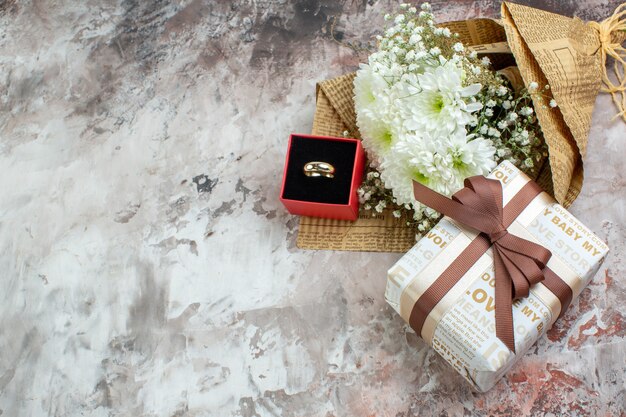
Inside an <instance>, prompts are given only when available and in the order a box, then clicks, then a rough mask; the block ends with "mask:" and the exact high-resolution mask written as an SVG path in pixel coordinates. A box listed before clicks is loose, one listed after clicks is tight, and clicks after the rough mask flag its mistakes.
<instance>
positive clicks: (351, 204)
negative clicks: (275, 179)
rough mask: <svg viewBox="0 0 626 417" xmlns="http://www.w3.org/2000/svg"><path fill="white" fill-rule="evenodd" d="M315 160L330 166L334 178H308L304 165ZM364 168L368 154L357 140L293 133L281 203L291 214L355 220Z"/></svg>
mask: <svg viewBox="0 0 626 417" xmlns="http://www.w3.org/2000/svg"><path fill="white" fill-rule="evenodd" d="M312 161H319V162H325V163H328V164H331V165H332V166H333V167H334V168H335V173H334V177H333V178H327V177H324V176H320V177H309V176H307V175H305V174H304V171H303V168H304V165H305V164H307V163H308V162H312ZM364 166H365V153H364V151H363V145H362V144H361V141H360V140H358V139H349V138H335V137H328V136H312V135H299V134H293V135H291V136H290V137H289V147H288V149H287V157H286V161H285V170H284V174H283V183H282V188H281V192H280V200H281V201H282V202H283V204H284V205H285V207H286V208H287V210H289V212H290V213H292V214H298V215H301V216H311V217H325V218H330V219H340V220H356V219H357V217H358V214H359V199H358V196H357V193H356V191H357V189H358V187H359V186H360V185H361V181H362V179H363V168H364Z"/></svg>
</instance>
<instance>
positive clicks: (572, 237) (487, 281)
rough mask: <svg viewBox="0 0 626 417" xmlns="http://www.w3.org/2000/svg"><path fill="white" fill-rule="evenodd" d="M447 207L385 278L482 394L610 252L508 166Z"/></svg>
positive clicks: (437, 200)
mask: <svg viewBox="0 0 626 417" xmlns="http://www.w3.org/2000/svg"><path fill="white" fill-rule="evenodd" d="M466 185H467V188H465V189H463V190H461V191H460V192H459V193H457V194H455V195H454V196H453V199H448V198H447V197H444V196H442V195H439V194H437V193H435V192H433V191H432V190H430V189H428V188H426V187H424V186H422V185H420V184H416V185H415V190H414V191H415V196H416V199H417V200H418V201H421V202H422V203H423V204H426V205H428V206H430V207H432V208H433V209H435V210H437V211H439V212H441V213H443V214H445V215H446V217H444V218H443V219H442V220H441V221H440V222H439V223H438V224H437V225H435V227H434V228H433V229H432V230H431V231H430V232H429V233H427V235H425V236H424V237H423V238H422V239H420V240H419V241H418V242H417V243H416V245H415V246H414V247H413V248H412V249H411V250H410V251H409V252H407V254H406V255H405V256H403V257H402V258H401V259H400V260H399V261H398V262H397V263H396V265H394V266H393V267H392V268H391V269H390V270H389V273H388V281H387V290H386V293H385V297H386V299H387V302H388V303H389V304H390V305H391V306H392V307H393V308H394V309H395V310H396V311H397V312H398V313H399V314H400V315H401V316H402V317H403V318H404V319H405V320H406V321H407V322H408V323H409V324H410V325H411V327H412V328H413V329H414V330H415V331H416V333H417V334H418V335H420V336H421V337H422V338H423V339H424V340H425V341H426V342H427V343H428V344H430V345H431V346H433V348H434V349H435V350H436V351H437V352H438V353H439V354H440V355H441V356H442V357H443V358H444V359H445V360H446V361H448V362H449V363H450V364H451V365H452V366H453V367H454V368H455V369H457V371H458V372H460V373H461V374H462V375H463V376H464V377H465V379H467V380H468V381H469V382H470V383H472V385H473V386H474V387H475V388H477V389H478V390H480V391H486V390H488V389H489V388H491V387H492V386H493V385H494V384H495V382H497V380H498V379H499V378H500V377H501V376H503V375H504V373H505V372H506V371H507V370H508V369H510V367H511V366H512V365H513V364H514V363H515V360H516V358H518V357H519V356H521V355H522V354H523V353H524V352H525V351H526V350H527V349H528V348H529V347H530V346H532V344H533V343H534V342H535V341H536V340H537V339H538V338H539V337H540V336H541V335H542V334H543V333H544V332H545V331H547V329H548V328H550V326H551V325H552V324H553V323H554V321H555V320H556V319H557V318H558V317H559V316H560V315H561V314H563V313H564V312H565V310H566V309H567V306H568V305H569V303H570V301H571V300H572V299H574V298H575V297H577V296H578V295H579V294H580V292H581V291H582V289H583V288H584V287H585V286H586V285H587V283H588V282H589V280H590V279H591V278H592V277H593V275H594V274H595V272H596V271H597V269H598V268H599V266H600V264H601V262H602V260H603V258H604V256H605V255H606V253H607V251H608V248H607V246H606V245H605V244H604V242H602V241H601V240H600V239H599V238H598V237H597V236H596V235H594V234H593V233H592V232H591V231H590V230H589V229H587V228H586V227H585V226H584V225H583V224H582V223H580V222H579V221H578V220H577V219H576V218H575V217H574V216H572V215H571V214H570V213H569V212H567V210H565V209H564V208H563V207H561V206H560V205H559V204H557V203H556V202H555V201H554V200H553V199H552V198H551V197H550V196H548V195H547V194H546V193H544V192H542V191H541V189H540V188H539V186H537V185H536V184H535V183H534V182H532V181H530V179H529V178H528V177H527V176H526V175H525V174H523V173H522V172H521V171H519V170H518V169H517V168H515V167H514V166H513V165H512V164H510V163H509V162H503V163H501V164H500V165H499V166H498V167H497V168H496V169H495V170H494V171H493V172H492V173H491V174H490V175H489V179H487V178H484V177H474V178H472V179H470V180H469V181H468V183H467V184H466Z"/></svg>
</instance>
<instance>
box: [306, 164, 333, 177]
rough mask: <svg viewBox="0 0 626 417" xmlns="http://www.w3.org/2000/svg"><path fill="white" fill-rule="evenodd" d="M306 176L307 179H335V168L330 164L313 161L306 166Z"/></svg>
mask: <svg viewBox="0 0 626 417" xmlns="http://www.w3.org/2000/svg"><path fill="white" fill-rule="evenodd" d="M303 171H304V175H306V176H307V177H326V178H333V177H334V176H335V167H334V166H332V165H331V164H329V163H328V162H319V161H311V162H307V163H306V164H304V168H303Z"/></svg>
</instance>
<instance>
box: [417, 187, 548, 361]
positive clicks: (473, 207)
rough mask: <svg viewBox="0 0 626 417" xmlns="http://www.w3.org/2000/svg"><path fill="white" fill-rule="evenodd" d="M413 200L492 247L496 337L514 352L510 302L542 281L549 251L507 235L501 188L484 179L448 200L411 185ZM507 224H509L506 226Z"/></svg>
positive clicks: (511, 306) (511, 305) (525, 293)
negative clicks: (473, 231) (476, 233)
mask: <svg viewBox="0 0 626 417" xmlns="http://www.w3.org/2000/svg"><path fill="white" fill-rule="evenodd" d="M413 192H414V194H415V199H416V200H417V201H419V202H421V203H422V204H425V205H427V206H428V207H430V208H432V209H434V210H437V211H438V212H440V213H442V214H444V215H446V216H448V217H450V218H451V219H453V220H456V221H458V222H460V223H462V224H464V225H466V226H469V227H471V228H473V229H476V230H478V231H479V232H481V233H484V234H485V235H486V236H487V237H488V238H489V241H490V242H491V244H492V249H493V258H494V265H495V314H496V336H497V337H498V339H500V340H501V341H502V342H503V343H504V344H505V345H506V346H507V347H508V348H509V349H510V350H511V351H512V352H515V335H514V332H513V311H512V308H513V300H515V299H517V298H522V297H528V293H529V290H530V287H531V286H532V285H534V284H537V283H539V282H541V281H543V280H544V279H545V278H544V272H543V269H544V268H545V266H546V264H547V263H548V260H549V259H550V257H551V256H552V254H551V253H550V251H549V250H548V249H546V248H544V247H543V246H541V245H538V244H536V243H533V242H530V241H528V240H525V239H522V238H520V237H518V236H515V235H512V234H510V233H509V232H508V231H507V229H506V226H505V225H504V224H505V219H504V215H503V201H502V184H500V181H498V180H492V179H488V178H485V177H483V176H475V177H470V178H467V179H466V180H465V188H463V189H462V190H460V191H458V192H457V193H456V194H454V195H453V196H452V199H449V198H447V197H445V196H443V195H441V194H439V193H437V192H435V191H433V190H431V189H430V188H428V187H426V186H424V185H422V184H420V183H418V182H416V181H413ZM509 224H510V222H509Z"/></svg>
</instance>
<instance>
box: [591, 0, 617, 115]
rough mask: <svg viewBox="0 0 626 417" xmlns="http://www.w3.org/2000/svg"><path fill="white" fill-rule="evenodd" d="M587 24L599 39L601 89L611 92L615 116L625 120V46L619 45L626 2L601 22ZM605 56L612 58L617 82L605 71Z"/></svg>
mask: <svg viewBox="0 0 626 417" xmlns="http://www.w3.org/2000/svg"><path fill="white" fill-rule="evenodd" d="M589 25H590V26H591V27H592V28H594V29H595V30H597V31H598V37H599V39H600V47H599V49H600V59H601V63H602V72H601V75H602V84H603V87H602V91H603V92H605V93H609V94H611V98H612V99H613V103H615V106H616V107H617V108H618V109H619V113H618V114H617V115H615V117H618V116H620V117H622V119H623V120H624V121H625V122H626V74H625V68H626V48H624V47H623V46H622V45H621V44H622V42H624V39H625V34H624V32H625V31H626V3H623V4H621V5H619V6H618V7H617V8H616V9H615V11H614V12H613V14H612V15H611V16H610V17H608V18H607V19H605V20H603V21H602V22H589ZM607 57H611V58H613V72H614V74H615V79H616V80H617V84H616V83H614V82H613V81H612V80H611V79H610V78H609V74H608V73H607V70H606V64H607Z"/></svg>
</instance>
